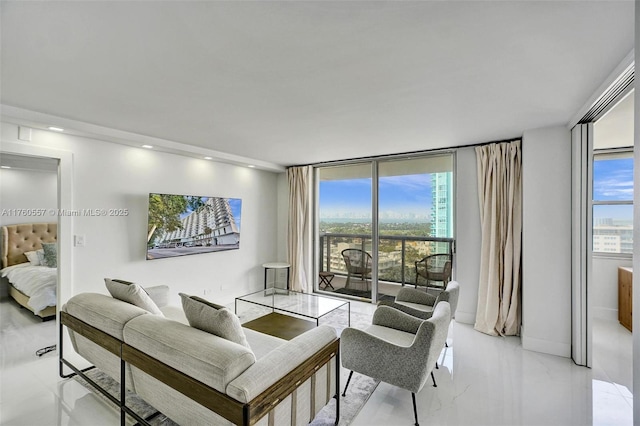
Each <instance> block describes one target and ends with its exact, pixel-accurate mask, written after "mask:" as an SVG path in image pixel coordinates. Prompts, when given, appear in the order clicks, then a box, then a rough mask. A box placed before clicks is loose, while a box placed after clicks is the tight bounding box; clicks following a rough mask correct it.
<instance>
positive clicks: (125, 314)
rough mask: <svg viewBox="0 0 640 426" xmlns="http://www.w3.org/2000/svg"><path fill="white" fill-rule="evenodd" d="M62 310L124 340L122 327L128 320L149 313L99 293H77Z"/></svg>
mask: <svg viewBox="0 0 640 426" xmlns="http://www.w3.org/2000/svg"><path fill="white" fill-rule="evenodd" d="M62 310H63V311H65V312H67V313H68V314H69V315H73V316H74V317H76V318H78V319H79V320H82V321H84V322H86V323H87V324H89V325H91V326H93V327H95V328H97V329H99V330H102V331H104V332H105V333H107V334H109V335H110V336H113V337H115V338H116V339H118V340H122V329H123V328H124V325H125V324H126V323H127V322H129V321H130V320H132V319H133V318H136V317H138V316H141V315H148V314H149V312H148V311H146V310H144V309H142V308H139V307H137V306H134V305H131V304H129V303H122V302H121V301H120V300H118V299H114V298H113V297H109V296H107V295H105V294H97V293H80V294H77V295H75V296H73V297H72V298H71V299H69V301H67V303H66V304H65V305H64V307H63V308H62Z"/></svg>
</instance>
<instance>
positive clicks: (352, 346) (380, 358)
mask: <svg viewBox="0 0 640 426" xmlns="http://www.w3.org/2000/svg"><path fill="white" fill-rule="evenodd" d="M450 322H451V308H450V306H449V303H448V302H440V303H438V304H437V305H436V307H435V309H434V310H433V315H432V316H431V318H429V319H428V320H421V319H418V318H416V317H413V316H411V315H408V314H405V313H404V312H401V311H399V310H397V309H393V308H391V307H389V306H379V307H378V308H377V309H376V311H375V313H374V314H373V320H372V325H370V326H369V327H367V328H366V329H364V330H359V329H355V328H351V327H349V328H346V329H345V330H344V331H343V332H342V335H341V336H340V354H341V358H342V366H343V367H344V368H347V369H349V370H351V372H350V373H349V378H348V379H347V385H346V386H345V388H344V392H343V393H342V396H346V393H347V388H348V387H349V382H350V381H351V376H352V375H353V372H354V371H356V372H358V373H360V374H364V375H365V376H369V377H372V378H374V379H377V380H380V381H383V382H386V383H389V384H391V385H394V386H398V387H399V388H402V389H406V390H408V391H410V392H411V398H412V400H413V414H414V417H415V424H416V426H419V425H418V410H417V408H416V393H418V392H419V391H420V390H421V389H422V388H423V386H424V384H425V383H426V381H427V377H428V376H429V375H431V379H432V380H433V386H434V387H435V386H437V385H436V380H435V377H434V376H433V368H434V367H435V365H436V362H437V360H438V356H439V355H440V352H442V349H443V347H444V344H445V342H446V339H447V333H448V331H449V323H450Z"/></svg>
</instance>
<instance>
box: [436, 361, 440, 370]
mask: <svg viewBox="0 0 640 426" xmlns="http://www.w3.org/2000/svg"><path fill="white" fill-rule="evenodd" d="M439 368H440V367H438V361H436V370H437V369H439Z"/></svg>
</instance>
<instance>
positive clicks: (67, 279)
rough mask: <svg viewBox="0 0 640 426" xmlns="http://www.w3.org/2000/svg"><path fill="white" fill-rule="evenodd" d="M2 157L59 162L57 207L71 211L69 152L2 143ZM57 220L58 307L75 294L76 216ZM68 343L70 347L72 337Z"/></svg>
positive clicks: (56, 340)
mask: <svg viewBox="0 0 640 426" xmlns="http://www.w3.org/2000/svg"><path fill="white" fill-rule="evenodd" d="M1 146H2V150H1V152H0V155H2V156H6V155H13V156H17V157H27V158H47V159H52V160H54V161H57V162H58V169H57V194H56V195H57V206H58V209H61V210H67V211H71V210H72V209H73V203H72V187H73V185H72V183H73V181H72V176H73V171H72V170H73V169H72V164H73V154H72V153H71V152H69V151H63V150H57V149H51V148H46V147H42V146H38V145H34V144H24V143H16V142H5V141H2V145H1ZM55 221H57V223H58V271H57V274H58V285H57V295H56V298H57V306H62V302H63V301H66V300H68V299H69V298H70V297H71V295H72V292H73V283H72V279H71V276H72V273H71V266H72V264H73V258H72V256H73V251H72V244H71V241H72V233H73V229H72V224H73V222H72V217H71V216H66V215H57V217H56V218H55ZM59 320H60V317H59V315H56V320H55V324H56V326H55V333H56V338H55V341H54V343H56V342H57V343H59V341H60V335H59V327H58V324H59ZM65 340H67V342H66V344H67V345H68V344H70V342H69V341H68V337H67V338H65Z"/></svg>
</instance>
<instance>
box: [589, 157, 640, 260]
mask: <svg viewBox="0 0 640 426" xmlns="http://www.w3.org/2000/svg"><path fill="white" fill-rule="evenodd" d="M633 151H634V149H633V147H632V146H631V147H621V148H605V149H594V150H593V159H592V162H593V167H594V169H595V162H596V160H597V159H598V157H606V156H613V155H621V154H622V155H625V156H626V154H630V155H629V156H630V158H631V159H632V160H634V164H633V167H634V169H635V166H636V165H635V159H634V154H633ZM600 159H602V158H600ZM634 173H635V172H634ZM629 205H630V206H633V205H634V200H633V198H631V199H630V200H596V199H595V195H594V194H591V210H592V217H593V210H594V208H595V207H596V206H629ZM592 221H593V219H592ZM594 228H595V221H593V223H592V224H591V250H592V256H593V257H595V258H609V259H632V258H633V252H631V253H608V252H603V251H595V249H594V247H593V241H594V236H595V229H594ZM632 231H633V230H632Z"/></svg>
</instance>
